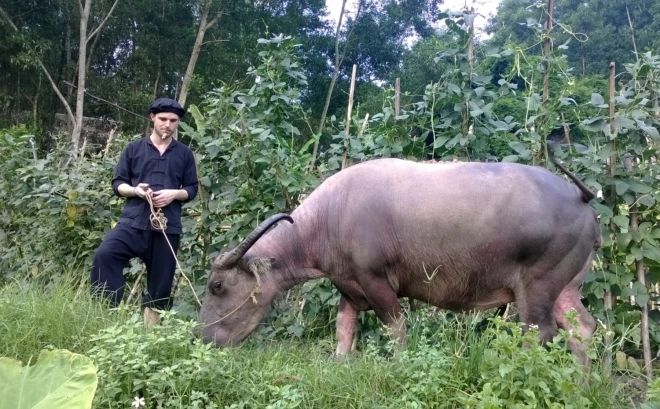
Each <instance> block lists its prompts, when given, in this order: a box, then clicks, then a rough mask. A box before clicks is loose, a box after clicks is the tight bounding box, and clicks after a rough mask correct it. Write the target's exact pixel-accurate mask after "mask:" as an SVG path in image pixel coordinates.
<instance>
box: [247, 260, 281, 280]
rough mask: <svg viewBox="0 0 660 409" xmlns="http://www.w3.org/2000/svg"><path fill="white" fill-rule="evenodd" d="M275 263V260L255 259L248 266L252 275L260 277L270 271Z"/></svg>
mask: <svg viewBox="0 0 660 409" xmlns="http://www.w3.org/2000/svg"><path fill="white" fill-rule="evenodd" d="M274 261H275V259H274V258H254V259H252V260H250V261H248V264H247V266H248V269H249V270H250V272H251V273H252V274H254V275H255V276H260V275H263V274H265V273H267V272H269V271H270V269H271V267H272V265H273V262H274Z"/></svg>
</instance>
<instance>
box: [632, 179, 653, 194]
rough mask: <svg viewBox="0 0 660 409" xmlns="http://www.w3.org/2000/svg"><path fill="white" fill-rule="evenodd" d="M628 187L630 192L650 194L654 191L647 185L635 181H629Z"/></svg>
mask: <svg viewBox="0 0 660 409" xmlns="http://www.w3.org/2000/svg"><path fill="white" fill-rule="evenodd" d="M628 185H629V186H630V190H632V191H633V192H635V193H650V192H651V191H652V190H653V189H652V188H651V186H648V185H645V184H643V183H641V182H637V181H635V180H629V181H628Z"/></svg>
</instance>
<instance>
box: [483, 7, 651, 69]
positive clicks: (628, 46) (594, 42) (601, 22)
mask: <svg viewBox="0 0 660 409" xmlns="http://www.w3.org/2000/svg"><path fill="white" fill-rule="evenodd" d="M544 3H545V2H538V1H530V0H502V2H501V3H500V6H499V8H498V11H497V15H496V16H495V17H494V18H493V19H491V20H490V22H489V27H488V32H489V33H491V34H493V37H492V39H491V42H492V44H495V45H503V44H505V43H506V42H512V43H516V44H520V45H524V46H526V47H537V46H540V42H541V40H542V36H541V34H540V33H541V30H540V28H541V26H542V25H543V24H544V22H545V21H546V20H547V12H546V10H545V8H544ZM553 15H554V17H553V19H554V22H555V24H553V25H554V29H553V38H554V42H555V46H557V45H561V44H566V45H567V46H568V47H567V48H566V49H565V50H564V53H565V54H566V56H567V59H568V64H569V66H571V67H574V69H575V71H576V72H577V73H578V74H580V75H590V74H599V75H603V76H604V75H606V74H607V71H608V68H607V67H608V65H609V63H610V62H611V61H616V62H617V67H623V65H624V63H629V62H633V61H635V56H634V53H633V52H631V51H632V50H633V49H634V47H633V44H634V43H633V39H634V42H635V43H636V47H637V49H638V51H639V52H644V51H646V50H652V49H657V48H658V47H660V39H658V37H657V35H656V34H655V33H657V32H658V30H660V20H658V19H657V17H655V16H658V15H660V3H658V2H657V1H654V0H640V1H636V2H634V3H631V2H629V1H626V0H590V1H584V0H554V13H553ZM628 15H630V21H629V20H628ZM631 23H632V26H633V28H634V36H633V30H632V29H631Z"/></svg>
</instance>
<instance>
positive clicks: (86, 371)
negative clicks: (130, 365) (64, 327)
mask: <svg viewBox="0 0 660 409" xmlns="http://www.w3.org/2000/svg"><path fill="white" fill-rule="evenodd" d="M97 382H98V380H97V377H96V368H95V367H94V363H93V362H92V360H91V359H90V358H88V357H86V356H84V355H79V354H74V353H72V352H69V351H66V350H55V351H45V352H43V353H42V354H41V355H40V356H39V360H38V361H37V363H36V364H34V365H33V366H26V367H24V366H22V365H21V363H20V362H19V361H17V360H15V359H11V358H0V396H2V400H1V401H0V409H10V408H11V409H28V408H38V409H41V408H43V409H59V408H62V409H74V408H91V407H92V399H93V398H94V393H95V391H96V385H97Z"/></svg>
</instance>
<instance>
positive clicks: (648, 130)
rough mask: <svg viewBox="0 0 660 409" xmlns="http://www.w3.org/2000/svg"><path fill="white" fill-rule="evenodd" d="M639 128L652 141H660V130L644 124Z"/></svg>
mask: <svg viewBox="0 0 660 409" xmlns="http://www.w3.org/2000/svg"><path fill="white" fill-rule="evenodd" d="M639 128H640V129H641V130H642V131H644V132H646V133H647V134H648V136H649V137H650V138H651V139H653V140H656V141H657V140H658V139H660V133H658V130H657V129H656V128H654V127H652V126H646V125H644V124H643V122H642V123H640V124H639Z"/></svg>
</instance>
